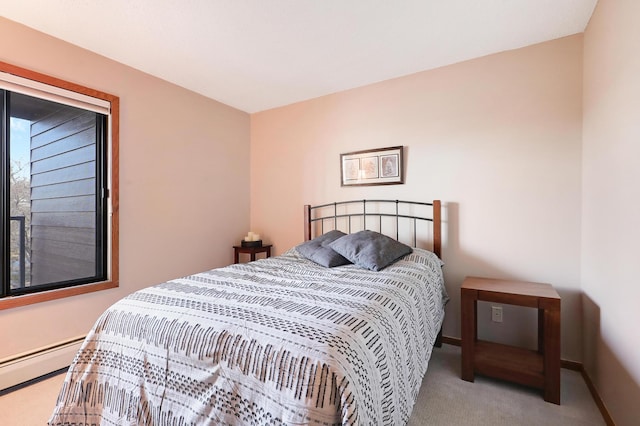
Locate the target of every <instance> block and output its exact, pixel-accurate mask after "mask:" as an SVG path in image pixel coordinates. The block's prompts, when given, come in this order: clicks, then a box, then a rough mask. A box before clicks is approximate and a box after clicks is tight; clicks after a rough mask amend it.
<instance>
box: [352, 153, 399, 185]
mask: <svg viewBox="0 0 640 426" xmlns="http://www.w3.org/2000/svg"><path fill="white" fill-rule="evenodd" d="M402 151H403V147H402V146H393V147H390V148H378V149H368V150H364V151H355V152H348V153H346V154H340V171H341V185H342V186H353V185H392V184H401V183H404V169H403V158H402Z"/></svg>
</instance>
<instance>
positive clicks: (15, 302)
mask: <svg viewBox="0 0 640 426" xmlns="http://www.w3.org/2000/svg"><path fill="white" fill-rule="evenodd" d="M117 287H118V282H117V281H102V282H99V283H91V284H85V285H79V286H75V287H67V288H61V289H57V290H50V291H43V292H40V293H32V294H25V295H22V296H14V297H7V298H4V299H0V311H1V310H4V309H11V308H17V307H20V306H27V305H33V304H35V303H40V302H48V301H51V300H57V299H64V298H66V297H71V296H77V295H79V294H86V293H93V292H94V291H101V290H107V289H110V288H117Z"/></svg>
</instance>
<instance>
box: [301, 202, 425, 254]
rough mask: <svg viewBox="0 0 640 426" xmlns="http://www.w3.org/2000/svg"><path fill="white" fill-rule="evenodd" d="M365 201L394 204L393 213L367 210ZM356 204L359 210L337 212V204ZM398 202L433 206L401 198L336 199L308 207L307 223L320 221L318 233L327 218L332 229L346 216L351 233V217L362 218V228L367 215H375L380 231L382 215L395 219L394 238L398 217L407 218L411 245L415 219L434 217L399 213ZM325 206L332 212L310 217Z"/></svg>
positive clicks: (415, 226) (415, 236) (321, 231)
mask: <svg viewBox="0 0 640 426" xmlns="http://www.w3.org/2000/svg"><path fill="white" fill-rule="evenodd" d="M367 203H369V204H374V205H375V206H377V207H382V208H384V207H385V206H389V205H390V204H391V205H393V204H395V213H385V212H380V211H375V212H371V211H370V212H367ZM358 204H361V209H362V210H361V211H357V212H353V213H340V214H338V206H343V205H355V207H356V208H359V207H360V206H358ZM400 204H406V205H408V206H427V207H433V206H434V204H433V203H426V202H418V201H403V200H366V199H363V200H351V201H337V202H333V203H327V204H321V205H317V206H310V207H309V215H310V217H309V224H311V223H313V222H320V233H321V234H324V223H325V221H327V220H332V221H333V229H338V219H341V218H347V219H348V232H349V233H351V224H352V219H353V218H362V220H363V229H367V217H377V218H378V229H379V230H380V231H382V218H383V217H391V218H395V219H396V221H395V222H396V223H395V230H396V240H398V239H399V236H400V219H408V220H409V221H410V222H411V221H412V223H413V238H412V240H413V245H414V246H416V244H417V221H418V220H424V221H428V222H433V221H434V217H433V215H432V216H431V217H428V216H420V215H417V214H416V215H412V214H401V213H400V210H399V205H400ZM327 207H333V214H326V215H323V216H319V217H315V218H314V217H312V216H313V211H314V210H318V209H325V208H327Z"/></svg>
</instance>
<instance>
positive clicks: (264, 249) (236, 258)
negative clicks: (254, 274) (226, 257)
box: [233, 244, 272, 263]
mask: <svg viewBox="0 0 640 426" xmlns="http://www.w3.org/2000/svg"><path fill="white" fill-rule="evenodd" d="M271 246H272V244H267V245H265V246H259V247H242V246H233V263H240V253H247V254H249V255H251V261H252V262H253V261H254V260H256V253H266V255H265V257H271Z"/></svg>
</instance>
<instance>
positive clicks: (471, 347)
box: [460, 289, 478, 382]
mask: <svg viewBox="0 0 640 426" xmlns="http://www.w3.org/2000/svg"><path fill="white" fill-rule="evenodd" d="M477 306H478V292H477V291H475V290H466V289H462V291H461V306H460V310H461V311H462V380H466V381H468V382H473V381H474V379H475V374H474V366H473V361H474V357H475V346H476V339H477V335H476V333H477V328H476V326H477V324H476V321H477Z"/></svg>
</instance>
